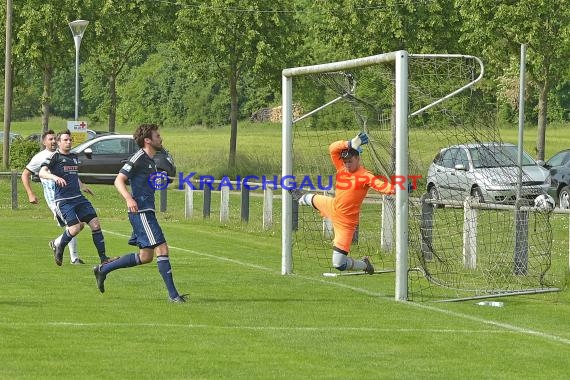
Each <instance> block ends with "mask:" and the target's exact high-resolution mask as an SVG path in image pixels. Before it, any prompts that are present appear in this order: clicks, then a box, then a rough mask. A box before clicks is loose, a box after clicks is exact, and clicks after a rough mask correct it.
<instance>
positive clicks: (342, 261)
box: [332, 249, 354, 271]
mask: <svg viewBox="0 0 570 380" xmlns="http://www.w3.org/2000/svg"><path fill="white" fill-rule="evenodd" d="M332 263H333V267H335V269H338V270H340V271H345V270H351V269H352V266H353V265H354V262H353V261H352V259H351V258H350V257H348V256H347V254H346V253H344V252H340V251H337V250H336V249H334V250H333V257H332Z"/></svg>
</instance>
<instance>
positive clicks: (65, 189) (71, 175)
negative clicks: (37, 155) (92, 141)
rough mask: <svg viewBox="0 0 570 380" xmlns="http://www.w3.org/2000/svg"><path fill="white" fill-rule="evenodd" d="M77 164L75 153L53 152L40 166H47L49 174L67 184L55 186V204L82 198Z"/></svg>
mask: <svg viewBox="0 0 570 380" xmlns="http://www.w3.org/2000/svg"><path fill="white" fill-rule="evenodd" d="M78 163H79V160H78V158H77V155H76V154H75V153H70V154H63V153H60V152H59V151H56V152H54V154H53V155H51V156H50V157H48V158H47V159H46V160H45V161H44V162H42V166H47V168H48V169H49V171H50V172H51V174H55V175H56V176H58V177H61V178H63V179H64V180H65V182H67V185H65V186H58V185H56V186H55V201H56V202H57V201H61V200H65V199H72V198H77V197H82V196H83V194H81V188H80V186H79V175H78V173H77V165H78Z"/></svg>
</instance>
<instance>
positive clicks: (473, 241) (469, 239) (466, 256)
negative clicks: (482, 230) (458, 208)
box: [463, 197, 479, 269]
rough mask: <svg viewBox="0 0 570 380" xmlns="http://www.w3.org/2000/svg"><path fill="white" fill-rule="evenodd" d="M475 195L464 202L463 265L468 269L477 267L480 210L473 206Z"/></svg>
mask: <svg viewBox="0 0 570 380" xmlns="http://www.w3.org/2000/svg"><path fill="white" fill-rule="evenodd" d="M473 200H474V198H473V197H467V198H465V202H463V265H464V266H465V268H467V269H475V268H476V267H477V217H478V214H479V210H478V209H476V208H473V207H471V202H473Z"/></svg>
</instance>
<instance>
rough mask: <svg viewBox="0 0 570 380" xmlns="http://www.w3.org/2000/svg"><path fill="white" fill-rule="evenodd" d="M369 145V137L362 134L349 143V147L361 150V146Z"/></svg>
mask: <svg viewBox="0 0 570 380" xmlns="http://www.w3.org/2000/svg"><path fill="white" fill-rule="evenodd" d="M364 144H368V135H367V134H366V133H364V132H360V133H359V134H358V135H357V136H356V137H355V138H353V139H352V140H350V141H349V142H348V147H349V148H352V149H356V150H359V148H360V146H361V145H364Z"/></svg>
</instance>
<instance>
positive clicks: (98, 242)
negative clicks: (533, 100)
mask: <svg viewBox="0 0 570 380" xmlns="http://www.w3.org/2000/svg"><path fill="white" fill-rule="evenodd" d="M57 143H58V149H57V151H55V152H54V153H53V154H52V155H51V156H50V157H48V158H47V159H46V160H45V161H44V162H43V163H42V165H41V169H40V173H39V175H40V178H42V179H47V180H52V181H54V182H55V185H56V187H55V205H56V212H57V215H58V216H59V218H60V219H61V220H62V221H63V222H64V223H65V225H66V226H67V229H66V230H65V232H64V233H63V234H62V235H61V236H60V237H59V238H58V239H60V242H59V244H57V245H56V244H53V257H54V260H55V263H56V264H57V265H59V266H61V264H62V261H63V250H64V249H65V247H66V246H67V245H68V244H69V242H70V241H71V240H72V239H73V238H74V237H75V236H77V234H78V233H80V232H81V230H82V229H83V227H84V223H87V224H88V225H89V227H90V228H91V235H92V238H93V243H94V244H95V247H96V248H97V253H98V254H99V259H100V260H101V262H106V261H109V260H111V259H110V258H109V257H107V255H106V254H105V239H104V238H103V232H102V231H101V225H100V224H99V218H98V217H97V212H96V211H95V209H94V208H93V205H92V204H91V202H89V200H88V199H87V198H85V197H84V196H83V194H81V191H84V192H86V193H87V194H91V195H93V192H92V191H91V189H89V188H88V187H87V186H85V185H84V184H83V183H82V182H81V181H80V180H79V175H78V171H77V166H78V163H79V162H78V158H77V155H76V154H75V153H71V143H72V138H71V132H69V130H65V131H63V132H60V133H58V134H57ZM58 239H56V241H57V240H58ZM50 245H52V244H50Z"/></svg>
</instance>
